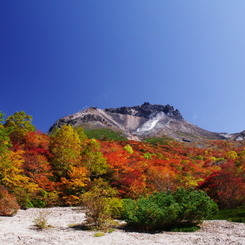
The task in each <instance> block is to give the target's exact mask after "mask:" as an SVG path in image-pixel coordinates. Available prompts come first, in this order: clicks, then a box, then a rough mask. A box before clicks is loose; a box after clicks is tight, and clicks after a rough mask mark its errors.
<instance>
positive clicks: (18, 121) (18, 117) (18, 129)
mask: <svg viewBox="0 0 245 245" xmlns="http://www.w3.org/2000/svg"><path fill="white" fill-rule="evenodd" d="M4 127H5V128H11V134H10V137H11V139H12V140H13V142H14V143H21V141H22V139H23V138H24V137H25V136H26V134H27V133H28V132H33V131H35V130H36V128H35V126H34V125H33V124H32V116H30V115H27V114H26V113H25V112H24V111H19V112H15V113H14V114H13V115H12V116H9V117H8V118H7V119H6V122H5V124H4Z"/></svg>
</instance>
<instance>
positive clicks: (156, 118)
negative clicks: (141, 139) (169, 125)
mask: <svg viewBox="0 0 245 245" xmlns="http://www.w3.org/2000/svg"><path fill="white" fill-rule="evenodd" d="M165 117H166V116H165V113H164V112H159V113H158V114H157V115H156V116H154V117H153V118H152V119H149V120H148V121H147V122H145V123H144V124H143V125H142V126H141V127H140V128H137V130H136V131H137V133H143V132H145V131H149V130H151V129H153V128H154V127H155V126H156V124H157V123H158V122H159V121H160V120H162V119H165Z"/></svg>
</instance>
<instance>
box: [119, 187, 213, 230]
mask: <svg viewBox="0 0 245 245" xmlns="http://www.w3.org/2000/svg"><path fill="white" fill-rule="evenodd" d="M217 211H218V207H217V204H216V203H215V202H214V201H212V200H211V199H210V198H209V197H208V196H207V195H206V193H204V192H202V191H196V190H193V189H189V190H185V189H178V190H177V191H176V192H175V193H171V192H167V193H166V192H158V193H154V194H152V195H150V196H148V197H146V198H144V197H142V198H140V199H138V200H136V201H134V200H131V199H125V200H124V201H123V211H122V218H123V219H124V220H125V221H126V222H127V225H128V227H130V228H134V229H139V230H146V231H153V230H154V231H160V230H172V229H174V228H184V227H193V225H198V224H200V223H201V222H202V221H203V220H204V219H206V218H208V217H209V216H211V215H213V214H214V213H216V212H217Z"/></svg>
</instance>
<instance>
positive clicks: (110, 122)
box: [49, 102, 245, 142]
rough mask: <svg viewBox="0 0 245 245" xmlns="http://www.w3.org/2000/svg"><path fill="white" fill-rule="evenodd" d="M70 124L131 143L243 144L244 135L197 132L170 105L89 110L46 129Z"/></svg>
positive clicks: (50, 130)
mask: <svg viewBox="0 0 245 245" xmlns="http://www.w3.org/2000/svg"><path fill="white" fill-rule="evenodd" d="M64 124H71V125H72V126H74V127H83V128H84V129H87V130H89V129H100V128H108V129H111V130H113V131H115V132H121V133H122V134H123V135H124V136H126V137H127V138H128V139H131V140H143V139H145V138H150V137H163V136H168V137H171V138H174V139H176V140H179V141H187V142H193V141H197V140H200V139H208V140H212V139H213V140H214V139H236V140H243V139H244V137H245V132H242V133H238V134H226V133H213V132H209V131H207V130H204V129H202V128H199V127H197V126H195V125H193V124H191V123H189V122H187V121H186V120H184V118H183V117H182V115H181V113H180V112H179V111H178V110H177V109H174V108H173V107H172V106H170V105H152V104H150V103H148V102H145V103H144V104H142V105H139V106H133V107H126V106H124V107H120V108H107V109H98V108H96V107H90V108H87V109H85V110H82V111H80V112H77V113H75V114H72V115H69V116H65V117H62V118H60V119H58V120H57V121H56V122H55V123H54V124H53V126H52V127H51V128H50V129H49V133H51V132H52V131H53V129H54V128H56V127H61V126H62V125H64Z"/></svg>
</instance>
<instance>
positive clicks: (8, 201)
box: [0, 185, 20, 216]
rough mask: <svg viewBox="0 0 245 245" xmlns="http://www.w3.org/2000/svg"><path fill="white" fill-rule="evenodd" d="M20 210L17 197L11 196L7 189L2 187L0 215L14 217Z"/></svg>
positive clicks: (0, 188)
mask: <svg viewBox="0 0 245 245" xmlns="http://www.w3.org/2000/svg"><path fill="white" fill-rule="evenodd" d="M19 208H20V207H19V205H18V203H17V201H16V198H15V196H14V195H11V194H9V192H8V191H7V189H6V188H5V187H4V186H3V185H0V215H6V216H12V215H14V214H16V213H17V211H18V209H19Z"/></svg>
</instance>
